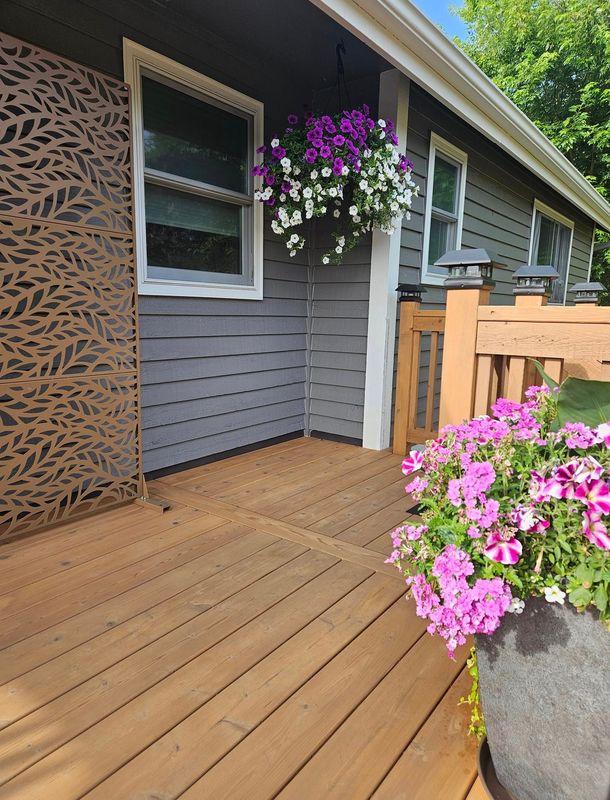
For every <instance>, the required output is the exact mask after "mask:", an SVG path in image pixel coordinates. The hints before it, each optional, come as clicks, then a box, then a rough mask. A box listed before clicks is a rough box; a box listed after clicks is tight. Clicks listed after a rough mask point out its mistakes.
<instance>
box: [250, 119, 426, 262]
mask: <svg viewBox="0 0 610 800" xmlns="http://www.w3.org/2000/svg"><path fill="white" fill-rule="evenodd" d="M288 123H289V125H288V127H287V128H286V130H285V131H284V133H283V134H282V135H281V136H275V137H274V138H273V139H272V140H271V144H270V146H269V147H268V148H267V147H261V148H259V151H258V152H259V153H261V154H264V158H263V162H262V163H261V164H258V165H256V166H255V167H254V168H253V170H252V174H253V175H255V176H258V177H260V178H262V186H261V188H259V189H257V191H256V192H255V195H254V197H255V199H256V200H259V201H260V202H262V203H264V204H265V205H266V206H267V207H269V208H270V209H272V211H273V220H272V222H271V228H272V229H273V231H274V232H275V233H276V234H278V235H279V236H281V237H282V239H283V240H284V241H285V243H286V247H287V248H288V250H289V252H290V255H291V256H295V255H296V254H297V251H299V250H301V249H302V248H303V247H304V246H305V242H306V239H305V235H304V234H303V232H302V231H303V225H304V224H305V222H306V220H311V219H314V218H317V217H324V216H327V215H330V217H331V219H332V220H333V221H334V223H335V224H334V230H333V231H332V236H333V238H334V240H335V244H334V246H333V247H332V248H331V249H330V250H329V251H328V252H327V253H325V254H324V255H323V256H322V262H323V263H324V264H329V263H339V262H340V261H341V260H342V258H343V255H344V254H345V253H346V252H347V251H348V250H351V249H352V248H353V247H354V246H355V245H356V244H357V243H358V241H359V240H360V238H361V237H362V236H363V235H364V234H365V233H366V232H367V231H370V230H372V229H373V228H379V229H381V230H382V231H383V232H384V233H387V234H391V233H393V232H394V230H395V228H396V227H397V225H399V224H400V222H401V220H402V218H403V217H405V216H406V217H407V219H408V218H409V209H410V208H411V200H412V198H413V196H414V195H417V191H418V189H417V187H416V186H415V183H414V182H413V180H412V168H413V165H412V164H411V162H410V161H409V160H408V159H407V157H406V156H405V155H404V154H402V153H400V152H399V149H398V137H397V136H396V133H395V129H394V123H393V122H392V121H390V120H383V119H379V120H374V119H373V118H372V117H371V116H370V112H369V108H368V106H366V105H365V106H362V108H356V109H353V110H351V111H342V112H341V113H340V114H336V115H335V116H332V117H331V116H328V115H324V116H321V117H315V116H309V117H308V118H307V119H306V120H305V121H304V122H303V123H300V122H299V119H298V117H296V116H295V115H292V114H291V115H290V116H289V117H288ZM295 229H297V230H295Z"/></svg>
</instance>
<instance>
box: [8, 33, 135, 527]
mask: <svg viewBox="0 0 610 800" xmlns="http://www.w3.org/2000/svg"><path fill="white" fill-rule="evenodd" d="M0 153H1V164H0V535H6V534H8V533H16V532H22V531H29V530H32V529H35V528H37V527H40V526H44V525H48V524H50V523H54V522H58V521H61V520H64V519H66V518H67V517H68V516H70V517H71V516H73V515H76V514H82V513H87V512H90V511H92V510H95V509H101V508H106V507H108V506H110V505H115V504H117V503H119V502H124V501H127V500H129V499H131V498H134V497H136V496H137V495H138V493H139V492H140V485H141V465H140V443H139V387H138V363H137V314H136V276H135V266H134V245H133V230H132V229H133V218H132V191H131V161H130V143H129V93H128V88H127V87H126V86H125V84H123V83H121V82H120V81H118V80H116V79H114V78H110V77H107V76H105V75H101V74H100V73H98V72H95V71H94V70H90V69H87V68H86V67H83V66H81V65H79V64H76V63H74V62H71V61H69V60H67V59H65V58H62V57H60V56H56V55H53V54H52V53H48V52H46V51H43V50H40V49H38V48H36V47H34V46H32V45H30V44H27V43H25V42H22V41H20V40H17V39H14V38H13V37H11V36H8V35H6V34H2V33H0Z"/></svg>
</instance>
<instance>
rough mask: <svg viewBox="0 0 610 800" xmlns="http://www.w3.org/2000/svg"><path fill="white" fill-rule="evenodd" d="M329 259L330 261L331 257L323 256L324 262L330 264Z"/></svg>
mask: <svg viewBox="0 0 610 800" xmlns="http://www.w3.org/2000/svg"><path fill="white" fill-rule="evenodd" d="M329 261H330V258H329V257H328V256H322V263H323V264H328V262H329Z"/></svg>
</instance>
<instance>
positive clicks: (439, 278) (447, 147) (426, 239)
mask: <svg viewBox="0 0 610 800" xmlns="http://www.w3.org/2000/svg"><path fill="white" fill-rule="evenodd" d="M437 150H438V151H440V152H441V153H442V154H444V155H445V156H447V157H449V158H450V159H452V160H453V161H455V162H457V163H458V164H459V166H460V176H459V179H460V183H459V186H458V197H457V212H456V215H457V223H456V232H455V243H454V245H453V246H452V247H451V248H449V249H450V250H459V249H460V247H461V246H462V228H463V226H464V202H465V200H466V175H467V172H468V154H467V153H465V152H464V151H463V150H460V148H459V147H456V146H455V145H454V144H451V142H448V141H447V140H446V139H443V138H442V136H439V135H438V134H436V133H434V131H431V132H430V146H429V148H428V163H427V165H426V198H425V201H426V202H425V207H424V231H423V239H422V251H421V271H420V275H421V278H420V282H421V283H422V284H423V285H426V286H443V285H444V283H445V278H446V277H447V276H446V275H435V274H434V273H430V274H428V267H429V266H430V265H429V264H428V253H429V249H430V226H431V224H432V193H433V189H434V167H435V164H436V152H437Z"/></svg>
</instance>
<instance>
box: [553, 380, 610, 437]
mask: <svg viewBox="0 0 610 800" xmlns="http://www.w3.org/2000/svg"><path fill="white" fill-rule="evenodd" d="M557 419H558V421H559V424H560V426H561V427H563V426H564V425H565V424H566V422H584V423H585V425H589V426H590V427H591V428H596V427H597V426H598V425H601V423H602V422H608V420H610V382H608V381H588V380H584V379H583V378H566V380H565V381H564V382H563V383H562V385H561V390H560V392H559V399H558V401H557Z"/></svg>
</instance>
